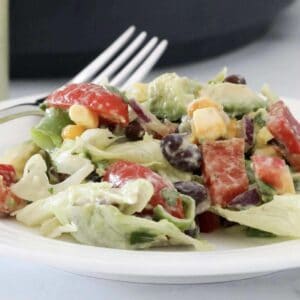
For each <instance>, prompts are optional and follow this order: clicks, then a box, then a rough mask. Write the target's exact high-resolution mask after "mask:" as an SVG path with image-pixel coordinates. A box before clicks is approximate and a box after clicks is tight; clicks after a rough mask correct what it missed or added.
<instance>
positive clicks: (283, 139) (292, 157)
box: [267, 101, 300, 171]
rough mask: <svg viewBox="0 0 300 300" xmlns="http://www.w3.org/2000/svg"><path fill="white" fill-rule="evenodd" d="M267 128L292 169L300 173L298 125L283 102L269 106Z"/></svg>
mask: <svg viewBox="0 0 300 300" xmlns="http://www.w3.org/2000/svg"><path fill="white" fill-rule="evenodd" d="M267 127H268V129H269V130H270V132H271V133H272V134H273V135H274V137H275V139H276V140H278V141H279V142H280V143H281V144H282V145H283V146H284V147H285V148H286V152H287V155H286V157H287V159H288V160H289V162H290V163H291V165H292V167H294V169H296V170H297V171H300V123H299V122H298V121H297V120H296V119H295V117H294V116H293V115H292V113H291V112H290V110H289V109H288V108H287V106H286V105H285V104H284V103H283V101H277V102H275V103H274V104H272V105H271V106H270V108H269V116H268V120H267Z"/></svg>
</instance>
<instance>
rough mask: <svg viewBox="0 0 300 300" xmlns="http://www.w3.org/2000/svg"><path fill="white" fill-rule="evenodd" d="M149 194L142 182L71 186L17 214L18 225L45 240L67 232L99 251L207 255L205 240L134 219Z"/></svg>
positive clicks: (163, 223) (161, 223)
mask: <svg viewBox="0 0 300 300" xmlns="http://www.w3.org/2000/svg"><path fill="white" fill-rule="evenodd" d="M152 195H153V186H152V185H151V183H149V182H148V181H146V180H144V179H138V180H134V181H129V182H128V183H127V184H125V185H124V186H123V187H121V188H112V186H111V184H109V183H107V182H101V183H94V182H93V183H86V184H81V185H77V186H72V187H69V188H68V189H67V190H65V191H63V192H60V193H58V194H56V195H53V196H51V197H48V198H46V199H42V200H39V201H36V202H33V203H31V204H30V205H28V206H26V207H25V208H23V209H21V210H19V211H18V212H17V213H16V218H17V220H18V221H19V222H21V223H23V224H25V225H27V226H31V227H37V226H39V227H40V230H41V233H42V234H43V235H45V236H48V237H51V238H56V237H59V236H60V235H62V234H63V233H70V234H71V235H72V236H73V237H74V238H75V239H76V240H77V241H79V242H81V243H84V244H89V245H95V246H103V247H113V248H122V249H145V248H150V247H155V246H169V245H187V246H193V247H194V248H195V249H197V250H209V249H210V246H209V245H208V243H206V242H204V241H199V240H196V239H193V238H191V237H189V236H187V235H185V234H184V233H183V232H181V231H180V229H178V228H177V227H176V226H175V225H174V224H172V223H171V222H169V221H167V220H161V221H159V222H155V221H152V220H148V219H143V218H139V217H135V216H133V215H132V214H134V213H136V212H140V211H142V210H143V209H144V207H145V206H146V205H147V203H148V202H149V200H150V199H151V197H152Z"/></svg>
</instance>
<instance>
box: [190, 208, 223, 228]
mask: <svg viewBox="0 0 300 300" xmlns="http://www.w3.org/2000/svg"><path fill="white" fill-rule="evenodd" d="M196 222H197V224H198V226H199V228H200V232H205V233H210V232H213V231H215V230H216V229H218V228H220V227H221V221H220V217H219V216H217V215H215V214H213V213H212V212H209V211H205V212H204V213H202V214H200V215H198V216H197V217H196Z"/></svg>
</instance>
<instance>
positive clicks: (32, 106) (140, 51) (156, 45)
mask: <svg viewBox="0 0 300 300" xmlns="http://www.w3.org/2000/svg"><path fill="white" fill-rule="evenodd" d="M135 31H136V28H135V26H130V27H129V28H128V29H127V30H126V31H125V32H123V33H122V34H121V35H120V36H119V37H118V38H117V39H116V40H115V41H114V42H113V43H112V44H111V45H110V46H109V47H108V48H106V49H105V50H104V51H103V52H102V53H101V54H99V55H98V56H97V57H96V58H95V59H94V60H93V61H92V62H90V63H89V64H88V65H87V66H86V67H85V68H84V69H82V70H81V71H80V72H79V73H78V74H76V75H75V76H74V77H73V78H72V79H71V80H70V81H69V82H67V83H66V84H70V83H83V82H87V81H89V82H93V83H96V84H97V83H100V82H102V81H104V80H107V81H108V82H109V84H111V85H113V86H115V87H118V88H119V89H120V90H126V89H127V88H128V87H129V86H130V85H132V84H133V83H134V82H138V81H141V80H142V79H143V78H145V76H146V75H147V74H148V73H149V72H150V70H151V69H152V68H153V66H154V65H155V64H156V63H157V62H158V60H159V59H160V57H161V56H162V54H163V53H164V51H165V50H166V48H167V45H168V41H167V40H161V41H159V39H158V37H153V38H151V39H150V40H149V41H148V42H147V43H146V44H145V45H144V46H142V44H143V43H144V41H145V39H146V37H147V33H146V32H145V31H142V32H141V33H140V34H138V35H137V37H136V38H135V39H134V40H132V41H131V42H130V43H129V44H128V42H129V41H130V39H131V38H132V37H133V35H134V32H135ZM126 44H127V46H126ZM125 46H126V48H124V47H125ZM122 48H124V49H123V50H122V51H121V52H120V53H119V54H118V55H117V57H115V58H114V56H115V55H116V54H117V53H118V52H119V51H120V50H121V49H122ZM133 54H135V55H134V56H133ZM113 58H114V59H113ZM112 59H113V60H112ZM109 62H110V63H109ZM108 63H109V64H108ZM107 64H108V65H107ZM99 72H100V73H99ZM46 98H47V96H43V97H38V98H37V99H34V100H33V101H32V102H28V103H21V104H17V105H13V106H10V107H8V108H4V109H0V124H1V123H5V122H7V121H10V120H13V119H17V118H19V117H23V116H29V115H41V116H42V115H43V112H42V111H41V110H40V109H39V105H40V104H41V103H42V102H43V101H44V100H45V99H46Z"/></svg>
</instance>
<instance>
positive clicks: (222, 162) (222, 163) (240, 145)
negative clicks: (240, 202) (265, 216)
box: [202, 138, 249, 207]
mask: <svg viewBox="0 0 300 300" xmlns="http://www.w3.org/2000/svg"><path fill="white" fill-rule="evenodd" d="M244 148H245V142H244V139H241V138H233V139H229V140H223V141H206V142H204V143H203V144H202V155H203V174H204V178H205V181H206V184H207V187H208V190H209V195H210V198H211V201H212V203H213V204H216V205H221V206H223V207H224V206H226V205H227V203H229V202H230V201H231V200H232V199H233V198H234V197H235V196H237V195H239V194H241V193H243V192H245V191H246V190H247V189H248V186H249V182H248V177H247V173H246V169H245V160H244Z"/></svg>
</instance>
